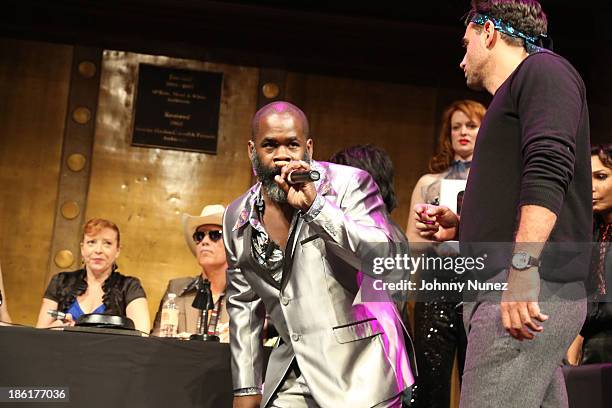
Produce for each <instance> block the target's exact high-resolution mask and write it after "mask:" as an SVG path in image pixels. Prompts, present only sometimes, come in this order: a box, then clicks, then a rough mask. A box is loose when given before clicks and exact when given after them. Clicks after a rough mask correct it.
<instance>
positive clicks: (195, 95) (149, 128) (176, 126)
mask: <svg viewBox="0 0 612 408" xmlns="http://www.w3.org/2000/svg"><path fill="white" fill-rule="evenodd" d="M138 69H139V72H138V89H137V93H136V102H135V104H134V109H135V112H134V130H133V133H132V145H134V146H146V147H160V148H166V149H175V150H190V151H196V152H204V153H212V154H216V153H217V131H218V130H219V106H220V102H221V84H222V81H223V74H221V73H217V72H206V71H193V70H186V69H177V68H169V67H162V66H157V65H150V64H139V68H138Z"/></svg>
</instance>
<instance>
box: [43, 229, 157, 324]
mask: <svg viewBox="0 0 612 408" xmlns="http://www.w3.org/2000/svg"><path fill="white" fill-rule="evenodd" d="M119 251H120V235H119V228H117V226H116V225H115V224H114V223H112V222H111V221H108V220H104V219H100V218H94V219H92V220H89V221H88V222H87V224H85V227H84V228H83V241H82V242H81V255H82V257H83V262H84V264H85V268H84V269H80V270H77V271H74V272H60V273H58V274H57V275H55V276H53V278H51V282H49V286H48V287H47V290H46V291H45V294H44V298H43V301H42V306H41V308H40V313H39V315H38V323H37V324H36V327H41V328H42V327H55V326H65V325H74V320H76V319H77V318H78V317H79V316H81V315H82V314H86V313H106V314H113V315H120V316H127V317H129V318H130V319H132V320H133V321H134V325H135V327H136V329H137V330H140V331H141V332H145V333H148V332H149V330H150V329H151V323H150V319H149V308H148V306H147V300H146V295H145V292H144V289H143V288H142V286H141V285H140V281H139V280H138V279H137V278H133V277H131V276H124V275H122V274H120V273H119V272H117V270H116V269H117V266H116V264H115V260H116V259H117V257H118V256H119ZM49 310H58V311H60V312H64V313H68V314H69V315H68V316H67V318H66V319H64V320H63V321H61V320H55V318H53V317H51V316H49V314H48V313H47V312H48V311H49Z"/></svg>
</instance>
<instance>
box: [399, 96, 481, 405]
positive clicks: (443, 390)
mask: <svg viewBox="0 0 612 408" xmlns="http://www.w3.org/2000/svg"><path fill="white" fill-rule="evenodd" d="M485 113H486V108H485V107H484V106H483V105H482V104H480V103H478V102H476V101H472V100H459V101H455V102H453V103H452V104H451V105H450V106H448V108H446V110H445V111H444V113H443V115H442V127H441V129H440V136H439V139H438V153H437V154H436V155H435V156H434V157H433V158H432V159H431V161H430V163H429V167H430V170H431V172H432V173H430V174H425V175H424V176H422V177H421V178H420V179H419V181H418V182H417V184H416V186H415V187H414V190H413V192H412V200H411V203H410V208H411V209H413V208H414V207H415V205H417V204H421V203H427V204H435V205H438V204H439V200H440V186H441V184H442V180H444V179H447V180H465V179H467V177H468V173H469V170H470V163H471V160H472V155H473V153H474V145H475V144H476V137H477V136H478V129H479V128H480V122H481V121H482V118H483V117H484V115H485ZM406 235H407V236H408V240H409V241H410V243H411V244H413V243H417V242H430V241H429V240H428V239H425V238H423V237H422V236H421V235H420V233H419V231H418V230H417V228H416V219H415V217H414V216H410V217H409V218H408V227H407V228H406ZM414 247H415V246H413V245H411V249H412V248H414ZM428 253H430V254H432V255H433V256H435V255H436V254H435V252H434V253H432V252H429V251H428ZM424 275H425V273H424V272H421V278H422V279H423V280H426V281H428V282H429V281H432V280H433V278H434V277H435V279H436V280H438V281H446V280H448V281H453V280H454V279H459V276H457V275H456V274H454V272H452V271H451V272H449V273H447V274H446V275H439V272H435V275H432V276H430V277H429V278H431V279H429V278H427V277H426V276H424ZM417 285H418V286H420V284H419V283H417ZM421 295H424V296H426V294H421ZM432 296H433V295H432ZM466 343H467V340H466V336H465V331H464V330H463V322H462V319H461V315H460V313H459V311H458V310H457V302H456V301H454V300H451V299H447V300H446V301H445V298H444V297H435V298H431V299H428V298H421V299H418V300H417V302H416V304H415V307H414V344H415V349H416V359H417V366H418V370H419V375H418V377H417V379H416V386H415V387H414V389H413V391H414V394H413V396H414V400H415V403H414V404H413V406H416V407H427V408H436V407H444V408H448V406H449V404H450V380H451V373H452V368H453V361H454V358H455V351H457V356H458V361H459V370H460V372H462V371H463V362H464V359H465V347H466Z"/></svg>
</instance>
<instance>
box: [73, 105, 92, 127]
mask: <svg viewBox="0 0 612 408" xmlns="http://www.w3.org/2000/svg"><path fill="white" fill-rule="evenodd" d="M90 119H91V111H90V110H89V109H87V108H85V107H83V106H81V107H79V108H76V109H75V110H74V112H72V120H74V121H75V122H76V123H79V124H81V125H84V124H86V123H87V122H89V120H90Z"/></svg>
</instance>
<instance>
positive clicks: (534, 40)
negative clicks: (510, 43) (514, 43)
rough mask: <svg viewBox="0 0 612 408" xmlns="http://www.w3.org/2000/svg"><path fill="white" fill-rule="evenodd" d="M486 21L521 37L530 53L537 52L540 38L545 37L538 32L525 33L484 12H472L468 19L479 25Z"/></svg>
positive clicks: (507, 32)
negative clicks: (535, 33) (537, 33)
mask: <svg viewBox="0 0 612 408" xmlns="http://www.w3.org/2000/svg"><path fill="white" fill-rule="evenodd" d="M487 21H491V22H493V26H494V27H495V29H496V30H497V31H499V32H501V33H504V34H506V35H509V36H510V37H514V38H521V39H523V40H524V42H525V49H527V52H529V53H530V54H531V53H533V52H537V50H538V49H539V48H540V47H541V40H543V39H545V38H547V36H546V34H540V35H537V36H531V35H527V34H525V33H523V32H521V31H519V30H517V29H515V28H514V27H512V26H511V25H510V24H508V23H506V22H505V21H503V20H502V19H500V18H495V17H490V16H488V15H486V14H474V16H473V17H472V18H471V19H470V22H472V23H474V24H478V25H481V26H483V25H485V23H486V22H487Z"/></svg>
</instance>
